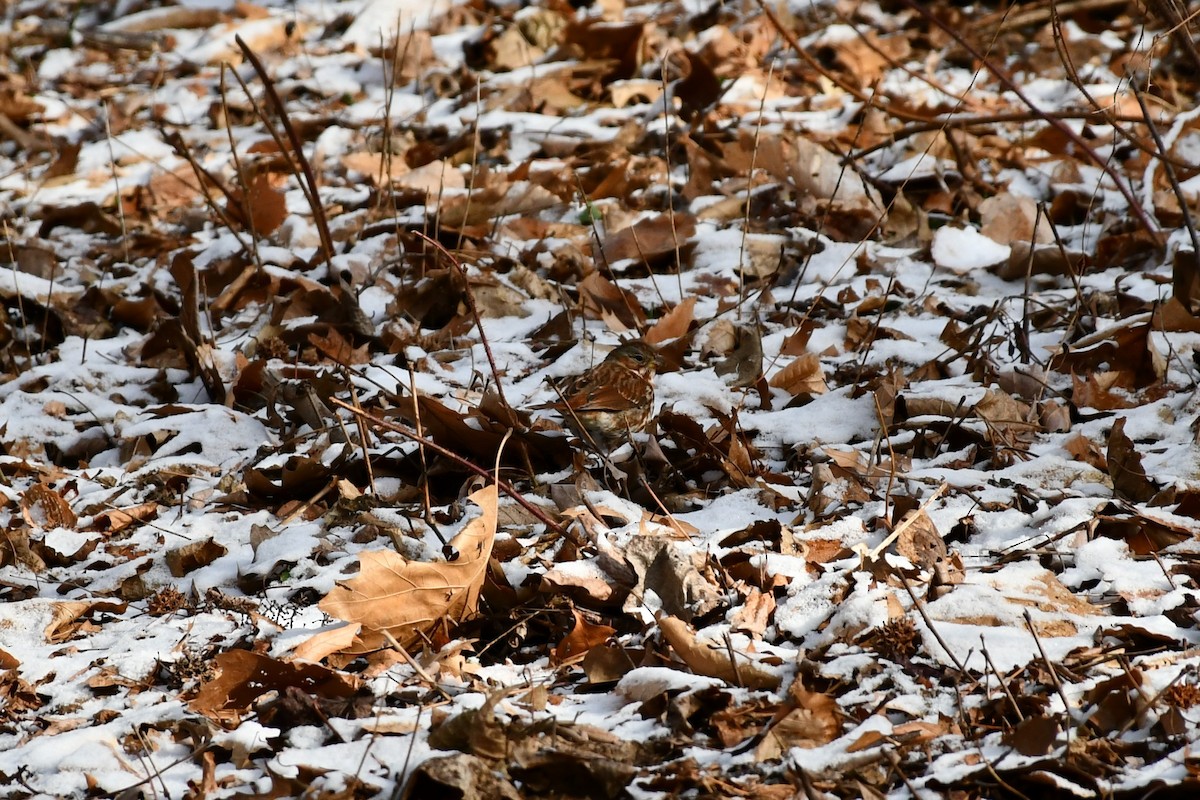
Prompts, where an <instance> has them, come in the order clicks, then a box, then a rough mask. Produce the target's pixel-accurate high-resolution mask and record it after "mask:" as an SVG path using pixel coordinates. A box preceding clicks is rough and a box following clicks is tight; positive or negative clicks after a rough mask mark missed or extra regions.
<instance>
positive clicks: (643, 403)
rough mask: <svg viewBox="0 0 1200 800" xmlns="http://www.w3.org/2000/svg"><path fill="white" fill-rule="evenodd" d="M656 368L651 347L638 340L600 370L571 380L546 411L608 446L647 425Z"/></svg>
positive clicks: (612, 356)
mask: <svg viewBox="0 0 1200 800" xmlns="http://www.w3.org/2000/svg"><path fill="white" fill-rule="evenodd" d="M657 367H658V353H657V352H655V350H654V348H653V347H651V346H650V345H648V344H646V343H645V342H643V341H641V340H634V341H632V342H626V343H625V344H623V345H621V346H619V347H618V348H617V349H615V350H613V351H612V352H611V353H609V354H608V356H607V357H606V358H605V359H604V361H602V362H601V363H600V366H598V367H596V368H595V369H593V370H591V371H589V372H585V373H584V374H582V375H579V376H578V377H576V378H574V379H572V380H571V381H570V382H569V383H568V384H567V386H566V388H564V389H563V392H562V396H563V399H562V401H560V402H558V403H551V404H550V405H549V407H550V408H555V409H558V410H559V411H560V412H561V413H562V415H563V417H564V418H566V420H567V422H568V423H570V424H573V425H575V426H577V427H582V428H583V429H584V430H586V431H587V433H588V434H589V435H590V436H592V438H593V439H595V441H596V443H597V444H611V443H612V442H614V441H616V440H618V439H622V438H624V437H625V436H626V435H627V434H628V433H630V432H632V431H640V430H642V429H644V428H645V427H646V426H647V425H649V424H650V420H651V418H652V417H653V416H654V372H655V370H656V369H657Z"/></svg>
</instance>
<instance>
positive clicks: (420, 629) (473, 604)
mask: <svg viewBox="0 0 1200 800" xmlns="http://www.w3.org/2000/svg"><path fill="white" fill-rule="evenodd" d="M470 499H471V502H473V503H475V504H476V505H478V506H479V507H480V508H481V509H483V513H482V514H481V515H480V516H479V517H476V518H475V519H473V520H471V522H469V523H467V525H466V526H465V527H464V528H463V529H462V531H460V532H459V534H458V535H457V536H455V537H454V538H453V539H451V540H450V543H449V545H448V546H449V547H450V548H451V549H452V550H453V551H454V552H455V553H456V554H457V558H456V559H455V560H453V561H447V562H438V563H433V562H423V561H409V560H408V559H406V558H404V557H403V556H401V555H399V554H398V553H395V552H393V551H391V550H379V551H367V552H364V553H362V554H361V555H360V557H359V559H360V562H361V564H362V568H361V570H360V572H359V574H358V576H356V577H354V578H352V579H350V580H348V581H346V582H345V583H343V584H342V585H340V586H338V587H337V588H335V589H334V590H333V591H331V592H330V593H329V594H327V595H326V596H325V599H323V600H322V601H321V602H320V604H319V608H320V609H321V610H322V611H324V612H325V613H326V614H328V615H330V616H331V617H336V618H338V619H344V620H346V621H347V622H355V623H361V624H362V626H363V630H362V632H361V633H360V634H359V641H358V642H357V643H356V644H355V645H353V646H352V647H349V648H346V650H345V652H347V653H362V652H367V651H370V650H378V649H380V648H381V647H385V646H387V644H388V641H387V637H386V636H384V633H383V632H385V631H386V632H387V633H389V634H391V636H392V637H394V638H395V639H396V641H398V642H399V643H400V645H401V646H403V647H406V648H407V647H409V646H410V645H412V644H414V643H415V642H417V641H418V640H419V639H420V637H421V635H422V634H423V633H425V632H427V631H429V630H430V629H431V628H432V627H434V626H435V625H436V624H437V623H438V622H440V621H443V620H444V621H446V622H448V623H450V624H454V623H457V622H461V621H462V620H465V619H467V618H469V617H471V616H473V615H474V614H475V612H476V610H477V609H478V603H479V591H480V589H481V587H482V586H483V579H484V575H485V573H486V570H487V563H488V559H489V558H490V557H491V553H492V542H493V541H494V539H495V536H496V520H497V513H498V512H497V505H498V503H499V497H498V495H497V489H496V486H495V485H492V486H489V487H486V488H484V489H480V490H479V491H477V492H475V493H474V494H472V495H471V497H470Z"/></svg>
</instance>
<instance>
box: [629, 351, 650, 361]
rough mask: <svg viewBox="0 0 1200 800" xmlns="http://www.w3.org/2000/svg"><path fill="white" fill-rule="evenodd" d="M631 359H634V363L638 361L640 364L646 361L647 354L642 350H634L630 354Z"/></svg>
mask: <svg viewBox="0 0 1200 800" xmlns="http://www.w3.org/2000/svg"><path fill="white" fill-rule="evenodd" d="M629 357H630V358H632V359H633V360H634V361H637V362H638V363H639V364H640V363H641V362H643V361H645V360H646V354H645V353H643V352H642V351H640V350H634V351H633V352H632V353H630V354H629Z"/></svg>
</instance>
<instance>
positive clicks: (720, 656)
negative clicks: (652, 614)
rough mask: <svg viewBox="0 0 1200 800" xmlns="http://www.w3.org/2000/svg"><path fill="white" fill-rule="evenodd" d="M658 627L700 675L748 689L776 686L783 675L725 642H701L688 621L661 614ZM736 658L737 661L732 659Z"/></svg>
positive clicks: (773, 687)
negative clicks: (747, 656)
mask: <svg viewBox="0 0 1200 800" xmlns="http://www.w3.org/2000/svg"><path fill="white" fill-rule="evenodd" d="M658 627H659V630H661V631H662V634H663V638H664V639H666V640H667V642H669V643H670V645H671V647H672V649H674V650H675V652H676V653H677V654H678V655H679V657H680V658H681V659H683V663H685V664H687V665H688V668H689V669H691V670H692V672H694V673H696V674H697V675H703V676H705V677H709V678H720V679H721V680H723V681H725V682H726V683H729V684H732V685H734V686H743V687H745V688H747V689H775V688H777V687H778V686H779V682H780V677H779V676H778V675H776V674H774V673H773V672H770V671H768V670H767V669H766V668H764V667H762V666H760V665H758V664H757V663H755V662H754V661H751V660H750V659H748V658H746V657H745V655H744V654H743V653H738V652H737V651H732V652H731V651H730V650H729V648H727V647H725V645H724V644H719V643H716V642H701V641H698V640H697V639H696V633H695V631H693V630H692V629H691V628H690V627H689V626H688V624H687V623H686V622H684V621H683V620H680V619H676V618H675V617H672V616H668V615H666V614H662V615H659V617H658ZM731 658H733V659H735V661H731V660H730V659H731Z"/></svg>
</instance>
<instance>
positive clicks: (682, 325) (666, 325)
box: [642, 296, 698, 345]
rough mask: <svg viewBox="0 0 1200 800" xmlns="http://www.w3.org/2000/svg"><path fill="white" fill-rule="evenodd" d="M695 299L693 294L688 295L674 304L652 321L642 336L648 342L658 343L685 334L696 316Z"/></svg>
mask: <svg viewBox="0 0 1200 800" xmlns="http://www.w3.org/2000/svg"><path fill="white" fill-rule="evenodd" d="M697 299H698V298H696V297H694V296H693V297H689V298H688V299H686V300H684V301H683V302H682V303H679V304H678V305H676V306H675V307H674V308H672V309H671V310H670V311H669V312H668V313H666V314H664V315H663V317H662V319H660V320H659V321H658V322H656V323H654V325H653V326H651V328H650V330H648V331H646V335H645V336H644V337H642V338H644V339H645V340H646V341H647V342H648V343H650V344H654V345H658V344H662V343H663V342H665V341H668V340H670V339H678V338H679V337H680V336H683V335H684V334H686V333H687V332H688V329H689V328H690V327H691V324H692V322H693V321H694V320H695V318H696V316H695V312H696V300H697Z"/></svg>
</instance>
